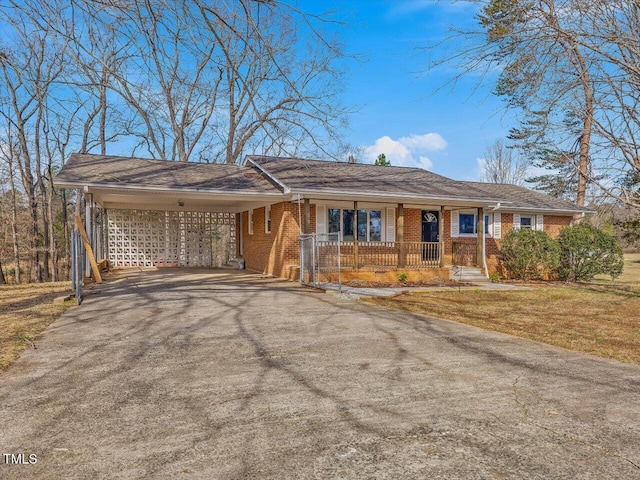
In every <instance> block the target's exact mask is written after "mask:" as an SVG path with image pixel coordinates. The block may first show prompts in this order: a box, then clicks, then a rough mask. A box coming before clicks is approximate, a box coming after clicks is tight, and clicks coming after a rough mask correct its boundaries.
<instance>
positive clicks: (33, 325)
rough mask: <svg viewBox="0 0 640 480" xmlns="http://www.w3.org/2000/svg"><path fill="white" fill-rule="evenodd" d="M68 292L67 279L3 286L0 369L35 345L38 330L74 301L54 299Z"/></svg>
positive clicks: (68, 284) (0, 310) (1, 296)
mask: <svg viewBox="0 0 640 480" xmlns="http://www.w3.org/2000/svg"><path fill="white" fill-rule="evenodd" d="M68 293H70V283H69V282H68V281H66V282H55V283H53V282H51V283H40V284H29V285H2V286H0V370H4V369H5V368H7V366H9V364H10V363H11V362H12V361H13V360H15V359H16V358H17V357H18V355H20V352H22V351H23V350H24V349H25V348H28V347H32V348H33V346H34V345H35V340H36V338H37V336H38V334H39V333H40V332H41V331H42V330H44V329H45V328H46V327H47V326H48V325H49V324H51V323H52V322H53V321H54V320H55V319H56V318H57V317H58V316H60V315H61V314H62V312H64V311H65V310H66V309H67V308H69V307H70V306H71V305H74V304H75V303H74V301H69V302H65V303H64V304H54V303H53V299H54V298H56V297H60V296H63V295H66V294H68Z"/></svg>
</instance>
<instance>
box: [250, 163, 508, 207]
mask: <svg viewBox="0 0 640 480" xmlns="http://www.w3.org/2000/svg"><path fill="white" fill-rule="evenodd" d="M245 165H255V166H257V167H258V168H259V169H260V170H262V171H263V172H265V173H266V174H267V175H270V176H272V177H273V178H274V179H275V180H277V181H278V182H280V183H281V184H282V185H283V187H285V188H286V189H287V190H289V191H291V192H296V193H305V192H309V193H311V192H324V193H334V192H335V193H341V194H349V195H351V196H357V195H374V196H375V195H387V196H390V195H395V196H401V197H402V196H404V197H417V198H434V199H435V198H439V199H440V198H441V199H446V198H450V199H460V198H465V199H469V200H478V201H495V200H496V198H495V196H493V195H492V194H490V193H488V192H487V191H484V190H482V189H479V188H476V187H475V186H473V185H467V186H466V188H462V183H463V182H459V181H457V180H452V179H450V178H447V177H443V176H441V175H438V174H436V173H433V172H429V171H428V170H423V169H421V168H409V167H393V166H378V165H371V164H364V163H347V162H328V161H324V160H306V159H300V158H282V157H267V156H257V155H251V156H248V157H247V159H246V160H245Z"/></svg>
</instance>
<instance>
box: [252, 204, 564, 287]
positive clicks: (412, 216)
mask: <svg viewBox="0 0 640 480" xmlns="http://www.w3.org/2000/svg"><path fill="white" fill-rule="evenodd" d="M264 211H265V209H264V207H262V208H257V209H255V210H254V211H253V235H249V232H248V216H249V215H248V212H243V213H242V214H240V215H241V217H242V237H243V247H244V252H243V257H244V260H245V265H246V268H247V269H248V270H254V271H258V272H263V273H266V274H270V275H275V276H278V277H284V278H293V277H294V276H295V273H294V272H297V270H296V267H298V266H299V265H300V254H299V244H298V235H299V232H300V228H299V223H298V218H301V220H302V222H303V223H304V204H301V212H300V213H301V215H300V217H299V216H298V203H297V202H282V203H277V204H275V205H272V206H271V233H265V231H264V221H265V216H264ZM397 214H398V210H397V208H396V222H397ZM421 214H422V211H421V209H415V208H405V209H404V217H405V218H404V238H405V241H406V242H420V241H422V217H421ZM310 217H311V232H310V233H314V232H315V226H316V211H315V205H311V212H310ZM571 220H572V217H571V216H559V215H545V216H544V231H545V232H547V233H548V234H549V235H550V236H552V237H557V236H558V234H559V233H560V230H561V229H562V228H563V227H566V226H568V225H570V223H571ZM443 221H444V225H443V232H444V238H443V241H444V263H445V265H452V264H453V242H454V241H455V242H457V243H462V244H469V245H473V246H475V245H476V242H477V240H476V238H474V237H458V238H455V239H453V238H451V211H449V210H447V211H445V212H444V219H443ZM501 221H502V236H503V237H504V235H506V234H507V232H509V231H511V230H512V229H513V214H511V213H504V212H503V213H502V218H501ZM396 225H397V223H396ZM485 245H486V251H487V266H488V268H489V272H490V273H491V272H495V271H497V270H498V268H499V265H498V254H499V249H500V247H501V245H502V239H495V238H493V237H487V238H486V244H485ZM378 250H379V251H378ZM351 252H352V250H350V247H347V246H345V247H344V249H343V251H342V254H343V256H345V263H346V264H349V263H352V261H351V262H349V261H347V260H348V255H349V254H350V253H351ZM359 252H360V253H361V254H362V257H363V258H361V259H359V260H361V261H360V262H359V263H366V260H367V257H368V256H371V258H374V257H377V256H378V255H383V254H392V253H391V252H390V251H389V249H387V248H385V247H375V248H374V247H365V246H361V247H360V248H359ZM392 255H393V254H392ZM363 266H365V265H363Z"/></svg>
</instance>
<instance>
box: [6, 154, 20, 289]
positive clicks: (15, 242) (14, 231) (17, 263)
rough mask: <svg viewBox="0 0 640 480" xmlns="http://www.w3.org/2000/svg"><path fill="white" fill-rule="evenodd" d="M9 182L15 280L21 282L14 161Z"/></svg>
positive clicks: (17, 282) (11, 164) (10, 167)
mask: <svg viewBox="0 0 640 480" xmlns="http://www.w3.org/2000/svg"><path fill="white" fill-rule="evenodd" d="M9 184H10V186H11V236H12V239H13V265H14V271H15V273H14V276H13V278H14V281H15V283H16V284H20V281H21V280H22V278H21V275H20V243H19V240H18V206H17V204H16V184H15V181H14V179H13V162H12V161H11V160H10V163H9Z"/></svg>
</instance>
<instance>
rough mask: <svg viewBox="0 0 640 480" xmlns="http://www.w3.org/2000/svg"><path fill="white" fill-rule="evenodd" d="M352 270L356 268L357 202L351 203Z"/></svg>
mask: <svg viewBox="0 0 640 480" xmlns="http://www.w3.org/2000/svg"><path fill="white" fill-rule="evenodd" d="M353 268H358V202H353Z"/></svg>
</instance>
